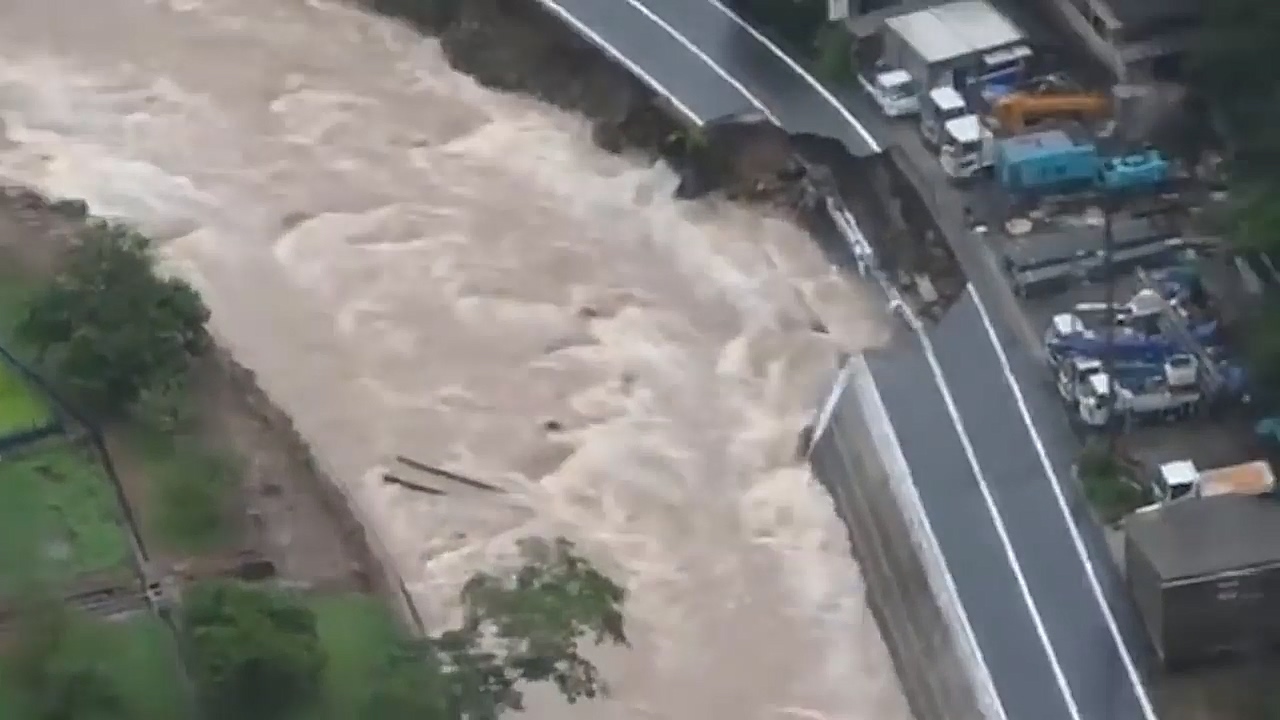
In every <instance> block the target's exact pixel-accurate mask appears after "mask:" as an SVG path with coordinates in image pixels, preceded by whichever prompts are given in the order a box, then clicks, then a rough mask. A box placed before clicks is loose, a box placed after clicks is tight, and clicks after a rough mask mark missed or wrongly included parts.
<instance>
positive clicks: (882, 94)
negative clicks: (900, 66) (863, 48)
mask: <svg viewBox="0 0 1280 720" xmlns="http://www.w3.org/2000/svg"><path fill="white" fill-rule="evenodd" d="M858 83H859V84H861V85H862V88H863V89H864V90H866V91H867V94H868V95H870V96H871V99H872V100H875V101H876V105H878V106H879V107H880V112H883V113H884V114H885V115H886V116H888V117H891V118H900V117H907V116H909V115H915V114H916V113H918V112H920V94H919V93H920V90H919V86H918V85H917V84H916V81H915V79H914V78H912V77H911V73H908V72H907V71H906V70H896V69H882V70H876V71H874V72H872V74H870V75H865V74H863V73H858Z"/></svg>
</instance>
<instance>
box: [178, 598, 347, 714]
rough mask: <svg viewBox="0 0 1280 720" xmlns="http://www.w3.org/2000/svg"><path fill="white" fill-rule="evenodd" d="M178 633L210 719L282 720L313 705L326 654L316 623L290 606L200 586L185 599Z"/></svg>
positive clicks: (280, 600) (308, 612)
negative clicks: (185, 648) (181, 633)
mask: <svg viewBox="0 0 1280 720" xmlns="http://www.w3.org/2000/svg"><path fill="white" fill-rule="evenodd" d="M182 627H183V633H184V636H185V638H184V639H185V645H186V647H187V649H188V654H189V660H188V663H189V669H190V672H191V675H192V678H191V679H192V681H193V683H194V684H195V687H196V691H197V692H198V693H199V696H200V701H201V704H202V706H203V707H204V709H205V710H206V712H207V713H208V714H209V716H210V717H214V718H237V719H238V720H282V719H283V718H288V717H292V716H294V715H296V714H300V713H301V712H303V711H304V710H306V709H307V708H309V707H312V706H313V705H314V703H316V702H317V700H318V698H319V694H320V689H321V681H322V676H323V672H324V668H325V663H326V657H325V652H324V648H323V647H322V646H321V644H320V638H319V635H318V634H317V632H316V619H315V616H314V615H313V614H312V612H311V610H309V609H308V608H306V607H304V606H303V605H301V604H300V603H298V602H297V601H295V600H294V599H292V598H290V597H288V596H285V595H283V594H279V593H274V592H269V591H265V590H261V589H258V588H254V587H251V586H248V585H243V584H240V583H234V582H211V583H202V584H200V585H197V586H196V587H194V588H193V589H192V590H191V591H190V592H188V593H187V595H186V597H185V598H184V601H183V606H182Z"/></svg>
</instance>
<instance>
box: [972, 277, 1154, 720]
mask: <svg viewBox="0 0 1280 720" xmlns="http://www.w3.org/2000/svg"><path fill="white" fill-rule="evenodd" d="M967 290H968V293H969V296H970V297H972V298H973V301H974V304H975V305H976V306H977V308H978V315H979V316H980V317H981V318H982V326H983V328H984V329H985V330H986V331H987V336H988V337H989V338H990V339H991V346H992V347H993V348H995V351H996V357H997V358H998V359H999V361H1000V371H1001V372H1002V373H1003V374H1004V379H1005V382H1006V383H1008V385H1009V389H1010V390H1012V391H1013V397H1014V400H1016V401H1017V404H1018V412H1019V413H1020V414H1021V415H1022V422H1023V424H1024V425H1026V426H1027V432H1028V434H1029V435H1030V436H1031V444H1032V445H1034V446H1035V449H1036V455H1037V456H1038V457H1039V458H1040V467H1042V468H1043V469H1044V472H1045V475H1046V476H1047V477H1048V479H1049V483H1050V484H1051V485H1052V486H1053V495H1054V497H1055V498H1057V500H1058V509H1059V510H1060V511H1061V512H1062V517H1063V519H1064V520H1065V521H1066V523H1067V530H1068V531H1069V532H1070V533H1071V542H1072V544H1074V545H1075V547H1076V553H1077V554H1078V555H1079V556H1080V561H1081V562H1082V563H1084V571H1085V574H1086V575H1087V576H1088V578H1089V586H1090V587H1091V588H1092V590H1093V596H1094V598H1095V599H1097V601H1098V606H1099V607H1101V608H1102V614H1103V616H1104V618H1105V620H1106V622H1107V629H1108V630H1109V631H1111V637H1112V639H1113V640H1115V643H1116V650H1117V651H1118V652H1119V653H1120V660H1121V661H1122V662H1123V663H1124V671H1125V674H1126V675H1128V676H1129V682H1130V683H1132V684H1133V688H1134V693H1135V695H1137V698H1138V704H1139V705H1141V706H1142V714H1143V716H1145V717H1146V718H1147V720H1157V719H1156V711H1155V707H1154V706H1153V705H1152V704H1151V698H1150V697H1148V696H1147V689H1146V686H1145V685H1143V684H1142V676H1141V674H1140V673H1139V672H1138V666H1137V664H1136V663H1134V661H1133V657H1132V656H1131V655H1130V654H1129V648H1128V646H1127V645H1125V642H1124V638H1123V637H1122V636H1121V635H1120V624H1119V623H1118V622H1116V616H1115V614H1114V613H1112V612H1111V606H1110V605H1109V604H1108V603H1107V596H1106V593H1104V592H1103V591H1102V583H1101V582H1099V580H1098V573H1097V571H1096V570H1094V567H1093V563H1092V562H1091V561H1090V559H1089V551H1088V550H1087V549H1086V548H1085V546H1084V539H1083V538H1081V537H1080V529H1079V528H1077V527H1076V524H1075V522H1073V521H1072V519H1071V508H1070V507H1069V506H1068V504H1067V498H1066V495H1065V494H1064V493H1063V491H1062V483H1061V481H1060V480H1059V478H1058V473H1057V471H1056V470H1055V469H1054V467H1053V463H1052V462H1050V461H1049V453H1048V451H1047V450H1046V449H1045V447H1044V442H1043V441H1042V440H1041V439H1040V434H1039V432H1038V431H1037V430H1036V428H1035V424H1034V422H1033V421H1032V419H1031V411H1030V409H1028V408H1027V400H1026V398H1025V397H1023V395H1022V388H1021V386H1020V385H1019V384H1018V380H1017V378H1015V377H1014V375H1013V368H1012V366H1010V365H1009V357H1008V355H1006V354H1005V351H1004V347H1003V346H1001V344H1000V338H999V337H997V336H996V329H995V327H994V326H993V325H992V324H991V316H990V315H989V314H987V308H986V306H985V305H983V303H982V299H981V298H979V297H978V293H977V292H976V291H975V290H974V289H973V285H972V284H970V285H969V287H968V288H967Z"/></svg>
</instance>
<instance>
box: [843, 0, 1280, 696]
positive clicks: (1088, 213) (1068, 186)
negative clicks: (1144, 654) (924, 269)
mask: <svg viewBox="0 0 1280 720" xmlns="http://www.w3.org/2000/svg"><path fill="white" fill-rule="evenodd" d="M943 10H945V7H944V8H940V9H938V10H936V12H937V13H942V12H943ZM921 12H924V11H921ZM975 12H976V11H975ZM1028 13H1029V14H1031V15H1034V13H1033V12H1031V11H1030V10H1029V9H1027V8H1021V12H1020V13H1019V14H1018V15H1017V16H1016V17H1015V19H1016V20H1017V22H1019V24H1025V25H1028V27H1026V29H1025V32H1014V31H1011V30H1010V29H1009V27H1008V25H1007V20H1003V21H999V22H997V21H995V20H992V21H990V22H989V23H988V25H989V26H990V27H988V26H986V25H984V26H983V27H982V32H979V30H978V29H977V28H966V29H964V31H963V32H962V31H961V30H956V32H957V34H958V35H963V36H966V37H978V36H982V37H987V38H996V39H992V40H991V42H992V43H993V44H992V45H991V46H990V47H981V48H972V49H965V50H964V51H963V52H962V51H961V50H958V49H955V47H958V46H947V43H945V42H942V41H941V40H938V41H937V42H938V43H940V44H939V45H937V46H930V45H929V43H931V42H934V40H931V38H933V37H934V35H936V33H934V34H933V35H930V33H927V32H924V31H923V29H922V28H925V27H926V26H927V25H928V23H925V22H924V21H923V20H920V21H917V19H916V18H914V17H911V16H910V13H908V12H907V11H904V14H903V15H900V16H894V17H891V18H889V19H888V20H886V21H885V22H884V28H883V29H882V30H880V31H879V33H880V35H881V38H878V40H880V41H881V44H882V45H883V50H882V51H881V55H880V56H879V58H878V61H875V62H865V59H864V64H863V65H862V67H863V68H864V73H863V74H864V87H865V88H867V90H868V94H869V95H870V96H871V97H872V99H873V100H875V102H876V105H877V106H878V107H879V108H880V110H881V111H882V115H884V116H885V117H884V118H883V122H884V123H885V124H886V126H887V132H888V133H889V134H890V135H891V136H892V138H893V144H894V145H896V146H897V147H895V148H893V150H892V151H891V153H892V154H895V155H896V156H897V157H898V159H899V162H900V163H901V164H903V165H904V166H905V167H906V168H907V170H906V172H907V174H908V175H909V176H910V180H911V181H912V182H913V184H914V185H915V187H916V189H917V190H918V191H919V193H920V195H921V197H922V198H923V199H924V202H925V204H927V205H928V206H929V208H928V209H929V210H930V211H931V213H932V214H933V215H934V217H935V218H936V219H937V223H938V225H939V227H941V228H942V233H943V234H945V235H947V241H948V242H949V243H950V244H951V245H952V246H953V247H965V248H972V247H975V246H976V247H977V248H979V252H977V253H976V254H975V255H973V256H974V257H980V258H981V262H982V263H983V264H984V265H986V266H987V268H984V269H983V270H984V272H989V273H990V274H991V275H995V276H998V277H1001V278H1003V279H1004V280H1005V282H1006V284H1007V287H1008V293H1007V295H1008V297H1009V298H1010V299H1009V300H1008V302H1007V304H1008V305H1009V306H1010V307H1011V308H1012V310H1011V311H1010V312H1009V313H1007V314H1008V315H1009V316H1010V317H1011V318H1012V322H1013V324H1014V325H1015V326H1017V327H1016V330H1017V335H1018V338H1019V341H1020V342H1021V343H1022V344H1024V345H1025V349H1026V350H1027V351H1029V353H1030V354H1031V355H1033V356H1034V357H1036V358H1038V359H1039V360H1040V361H1042V363H1043V383H1044V388H1045V389H1049V388H1052V390H1051V392H1053V393H1054V394H1056V395H1057V397H1058V398H1059V399H1060V400H1061V411H1062V413H1063V414H1064V416H1066V417H1067V418H1069V419H1070V421H1071V425H1072V427H1073V428H1074V429H1075V431H1076V434H1077V436H1078V438H1079V440H1080V443H1081V447H1082V448H1084V447H1090V448H1092V447H1097V448H1105V449H1106V450H1107V454H1108V456H1109V457H1108V458H1106V463H1105V465H1106V470H1105V472H1099V475H1100V476H1103V475H1104V476H1105V477H1101V478H1095V477H1088V475H1089V474H1090V472H1092V471H1089V472H1086V469H1088V468H1092V467H1094V465H1095V463H1094V462H1093V457H1092V456H1086V455H1083V454H1082V456H1081V462H1080V464H1079V466H1078V474H1080V475H1081V477H1080V478H1079V480H1080V482H1081V483H1082V488H1081V492H1082V494H1083V496H1084V497H1086V498H1087V499H1089V500H1090V501H1091V503H1093V505H1094V510H1095V514H1096V516H1097V518H1098V520H1099V522H1100V523H1101V524H1103V525H1105V526H1108V527H1107V530H1106V532H1107V535H1108V540H1109V541H1110V543H1109V544H1110V545H1111V546H1112V549H1113V551H1114V554H1115V556H1116V560H1117V566H1118V567H1119V568H1120V571H1121V573H1124V572H1125V563H1124V553H1123V552H1122V550H1123V548H1124V547H1125V542H1126V537H1127V530H1126V528H1127V527H1128V526H1129V522H1130V519H1131V518H1133V517H1137V516H1136V515H1133V513H1135V511H1137V512H1139V513H1140V514H1141V515H1142V519H1143V521H1144V523H1150V522H1156V521H1157V520H1156V519H1158V518H1164V517H1165V516H1166V515H1167V516H1168V520H1167V522H1168V523H1174V522H1175V519H1174V518H1175V516H1179V517H1180V516H1184V515H1188V514H1189V513H1186V512H1183V513H1172V512H1170V513H1165V512H1163V511H1164V510H1165V509H1166V508H1170V507H1173V506H1174V505H1177V506H1178V507H1180V508H1182V509H1183V510H1185V509H1186V508H1187V507H1190V506H1188V505H1187V503H1191V502H1199V499H1200V498H1211V497H1214V496H1216V495H1218V494H1222V493H1226V494H1237V495H1239V494H1245V495H1262V496H1264V497H1269V496H1270V495H1271V494H1272V493H1273V491H1274V486H1275V478H1274V473H1273V471H1272V469H1271V467H1270V465H1269V464H1268V462H1267V459H1268V456H1269V455H1270V454H1274V453H1273V452H1270V453H1269V452H1268V448H1267V447H1266V442H1265V439H1264V438H1263V437H1262V436H1261V434H1260V431H1259V430H1258V428H1259V427H1260V426H1259V425H1258V423H1259V421H1260V420H1262V419H1263V418H1265V417H1267V416H1268V415H1269V414H1271V413H1273V412H1274V408H1268V407H1266V405H1265V400H1264V399H1263V398H1261V397H1260V394H1259V393H1258V392H1257V389H1256V388H1255V387H1254V384H1253V382H1252V380H1251V378H1250V372H1249V363H1248V361H1247V360H1246V352H1245V350H1244V348H1243V345H1244V343H1242V340H1244V339H1245V338H1246V333H1247V329H1246V328H1247V327H1248V318H1249V317H1250V315H1251V314H1252V313H1253V312H1254V308H1256V307H1257V306H1258V305H1259V304H1260V303H1261V302H1262V300H1263V298H1264V297H1268V296H1270V295H1271V294H1272V293H1273V292H1274V290H1275V289H1276V288H1277V287H1280V273H1277V271H1276V268H1275V266H1274V265H1273V264H1272V262H1271V261H1270V260H1269V259H1268V258H1265V257H1242V256H1241V255H1240V254H1239V253H1237V252H1235V251H1234V250H1233V248H1231V247H1230V246H1229V245H1228V244H1227V243H1226V242H1225V241H1224V240H1222V239H1221V238H1219V237H1217V236H1216V234H1215V233H1216V231H1217V228H1215V227H1214V223H1213V222H1211V221H1210V220H1211V219H1212V218H1215V217H1220V216H1222V215H1223V214H1224V212H1225V210H1226V208H1227V207H1228V205H1229V203H1230V199H1229V197H1228V195H1227V193H1226V191H1225V187H1226V183H1225V178H1224V176H1223V175H1222V173H1221V172H1220V162H1219V160H1218V159H1217V158H1216V156H1214V155H1213V153H1212V152H1210V153H1207V154H1202V155H1197V154H1195V153H1192V152H1189V151H1188V146H1187V144H1186V142H1185V141H1186V140H1187V139H1188V138H1187V136H1186V134H1185V133H1182V132H1180V131H1179V128H1183V129H1185V126H1186V125H1187V123H1186V122H1185V118H1182V117H1180V115H1181V113H1182V112H1183V109H1182V105H1181V93H1180V89H1179V88H1177V87H1176V86H1170V85H1167V84H1162V83H1152V84H1150V85H1147V86H1125V87H1111V86H1110V85H1109V84H1108V83H1107V82H1106V79H1105V78H1103V77H1102V76H1100V75H1099V74H1098V73H1097V72H1096V68H1094V67H1082V66H1076V65H1073V64H1072V62H1071V61H1072V60H1073V59H1074V58H1073V53H1062V52H1042V51H1043V50H1044V49H1045V48H1051V47H1055V43H1054V35H1055V31H1054V30H1053V29H1052V23H1051V22H1047V23H1046V22H1031V23H1026V22H1025V20H1026V15H1028ZM926 19H927V18H926ZM974 22H977V21H976V20H975V21H974ZM952 29H955V28H952ZM1019 29H1022V28H1019ZM996 30H999V31H1000V32H999V33H996V32H995V31H996ZM966 33H967V35H966ZM997 36H998V38H997ZM934 39H936V38H934ZM944 46H946V47H944ZM866 47H867V48H873V47H876V44H875V43H873V42H868V43H866ZM904 69H905V70H906V71H907V72H902V70H904ZM908 106H910V107H908ZM957 254H962V253H961V252H960V251H957ZM1272 450H1274V448H1273V449H1272ZM1246 476H1247V479H1248V482H1244V481H1242V480H1240V478H1246ZM1227 477H1230V478H1232V481H1231V482H1225V481H1224V482H1221V483H1218V482H1217V481H1216V480H1214V479H1215V478H1227ZM1209 506H1210V504H1205V505H1204V507H1206V508H1207V507H1209ZM1182 522H1183V523H1184V524H1185V522H1186V521H1182ZM1193 524H1194V523H1193ZM1194 529H1195V528H1194V527H1180V528H1174V529H1173V531H1178V532H1186V533H1188V540H1187V542H1192V540H1191V539H1190V538H1191V537H1194ZM1171 532H1172V531H1171ZM1194 542H1196V543H1204V542H1214V540H1213V539H1212V538H1200V539H1199V540H1195V541H1194ZM1221 571H1222V572H1226V573H1230V572H1237V571H1236V570H1234V569H1232V570H1228V569H1227V568H1225V567H1224V568H1221ZM1126 582H1129V583H1130V584H1131V589H1132V591H1133V592H1134V593H1135V594H1137V593H1139V592H1145V591H1146V590H1147V588H1145V587H1139V585H1140V583H1139V581H1138V580H1135V579H1134V578H1132V577H1131V578H1127V580H1126ZM1221 597H1234V596H1232V595H1222V596H1221ZM1224 602H1227V601H1224ZM1203 610H1204V611H1203V612H1201V613H1200V615H1201V616H1205V615H1211V616H1214V617H1218V616H1219V614H1220V616H1221V617H1223V618H1226V619H1224V620H1222V621H1221V622H1220V623H1219V624H1218V625H1216V626H1213V627H1212V628H1211V629H1209V630H1203V629H1198V630H1195V631H1194V632H1195V633H1201V635H1197V637H1201V636H1203V637H1204V638H1212V640H1207V639H1206V640H1204V641H1203V642H1206V643H1208V644H1209V645H1212V647H1211V648H1207V649H1205V648H1202V649H1204V650H1205V652H1204V656H1205V657H1204V658H1199V656H1197V660H1196V662H1192V663H1189V664H1188V663H1183V662H1182V660H1183V659H1185V658H1183V657H1181V656H1180V657H1179V658H1177V659H1176V660H1175V658H1173V657H1172V656H1165V654H1164V652H1165V648H1166V646H1167V647H1174V646H1175V645H1176V646H1178V647H1180V648H1183V649H1185V647H1184V645H1183V644H1182V637H1186V636H1180V635H1178V633H1179V630H1178V628H1176V627H1173V628H1164V627H1163V626H1161V628H1162V629H1160V630H1159V631H1158V632H1157V631H1156V630H1152V633H1153V637H1152V640H1153V646H1154V648H1155V649H1156V652H1155V653H1153V655H1154V656H1155V657H1153V666H1156V667H1158V666H1161V665H1165V666H1168V667H1172V666H1173V665H1175V664H1176V665H1178V666H1179V670H1180V671H1179V672H1172V671H1171V672H1168V673H1159V672H1157V673H1155V677H1156V678H1157V680H1156V681H1155V682H1154V688H1153V690H1154V694H1155V695H1156V696H1157V698H1158V699H1159V700H1160V704H1161V717H1165V718H1174V719H1176V720H1210V719H1212V720H1237V719H1239V720H1253V719H1254V718H1257V717H1262V716H1261V715H1259V714H1258V712H1259V702H1258V700H1257V698H1258V697H1259V696H1260V694H1262V693H1260V692H1259V690H1258V687H1259V686H1258V682H1259V678H1260V677H1263V676H1264V675H1265V672H1264V671H1263V670H1260V668H1267V667H1271V664H1270V661H1267V660H1259V658H1258V655H1257V653H1256V652H1254V650H1255V649H1256V647H1257V642H1254V641H1250V642H1243V641H1242V640H1241V637H1242V635H1241V633H1242V632H1243V634H1244V635H1248V634H1249V633H1248V632H1244V631H1242V630H1241V629H1240V627H1241V626H1240V623H1239V622H1236V624H1235V625H1231V622H1232V621H1231V620H1230V618H1232V617H1235V618H1240V617H1247V615H1248V613H1249V612H1251V611H1249V610H1247V609H1245V608H1244V607H1243V606H1240V607H1239V608H1237V609H1235V610H1231V609H1230V608H1227V609H1221V608H1214V609H1210V608H1208V607H1206V608H1203ZM1194 614H1195V613H1192V615H1194ZM1151 627H1152V628H1154V627H1156V626H1154V625H1153V626H1151ZM1246 630H1247V628H1246ZM1256 634H1257V633H1254V635H1256ZM1236 646H1240V647H1244V648H1246V652H1244V653H1243V655H1241V656H1239V657H1234V658H1233V657H1232V655H1233V653H1232V652H1231V651H1230V648H1232V647H1236ZM1224 650H1225V651H1224ZM1179 652H1182V650H1179ZM1188 652H1190V651H1188ZM1196 652H1198V651H1196ZM1210 655H1211V656H1212V658H1211V659H1209V656H1210ZM1187 657H1188V658H1189V657H1190V656H1189V655H1188V656H1187ZM1199 659H1204V660H1205V662H1204V663H1201V662H1199ZM1189 666H1194V667H1193V669H1192V670H1190V671H1181V670H1182V668H1184V667H1189ZM1268 687H1269V685H1268Z"/></svg>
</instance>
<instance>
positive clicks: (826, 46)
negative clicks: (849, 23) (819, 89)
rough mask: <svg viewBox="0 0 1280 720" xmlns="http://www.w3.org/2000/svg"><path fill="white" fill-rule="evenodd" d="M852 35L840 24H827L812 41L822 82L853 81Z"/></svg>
mask: <svg viewBox="0 0 1280 720" xmlns="http://www.w3.org/2000/svg"><path fill="white" fill-rule="evenodd" d="M853 48H854V42H853V35H852V34H851V33H850V32H849V31H848V30H847V29H846V28H845V27H844V26H843V25H841V24H840V23H827V24H826V25H823V26H822V29H821V30H819V31H818V37H817V39H816V40H814V52H815V53H816V56H817V65H818V73H819V74H820V75H822V78H823V79H824V80H827V81H829V82H832V83H843V82H848V81H850V80H852V79H853V73H854V64H853V62H854V58H853Z"/></svg>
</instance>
